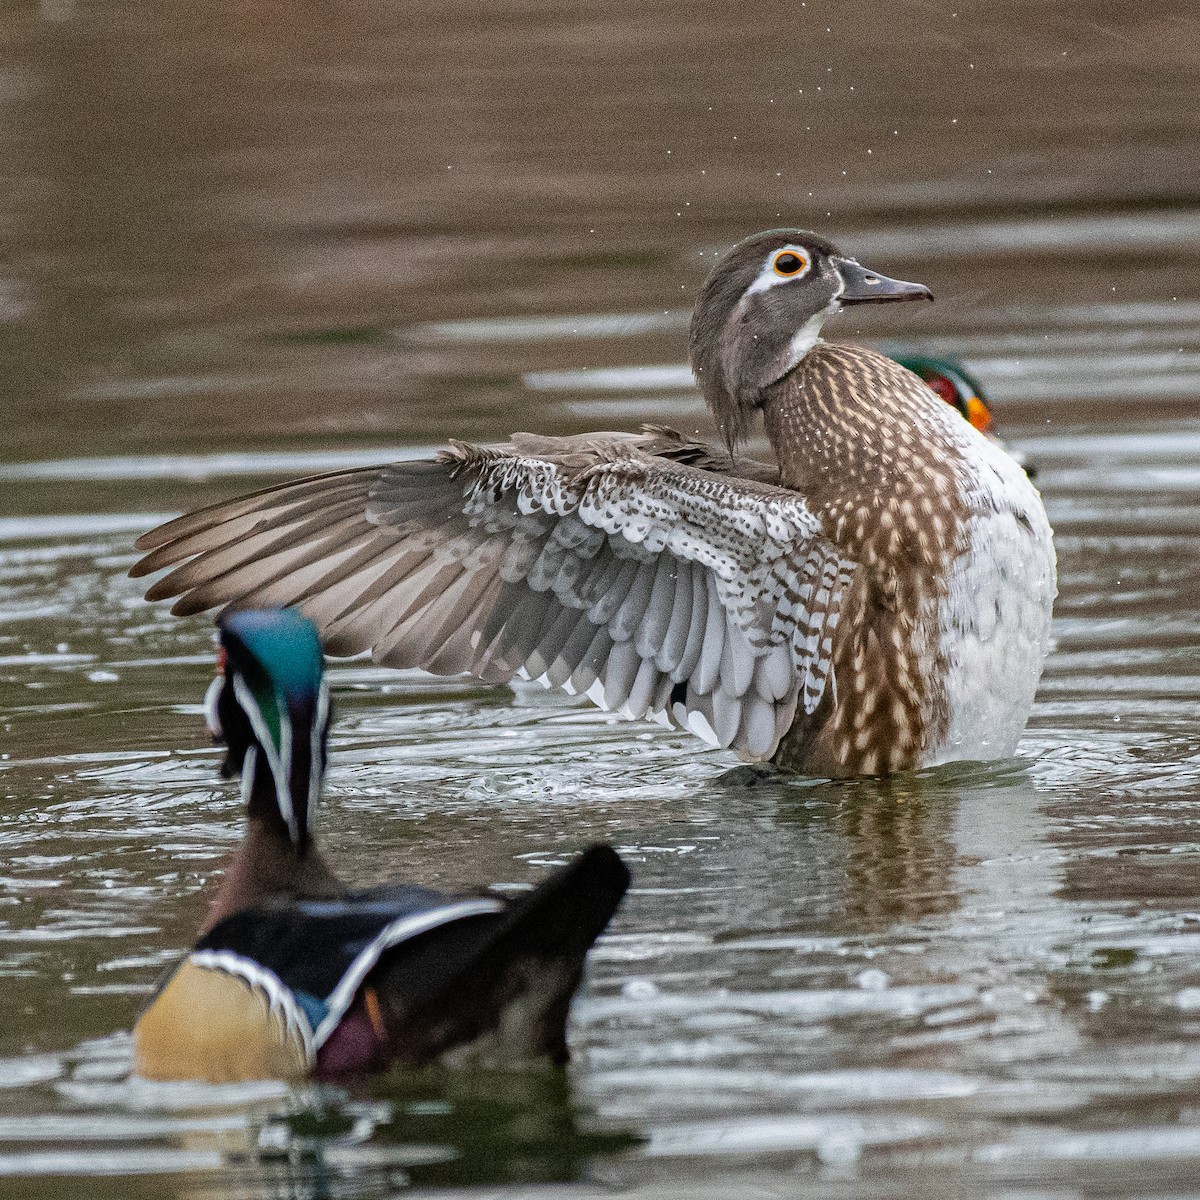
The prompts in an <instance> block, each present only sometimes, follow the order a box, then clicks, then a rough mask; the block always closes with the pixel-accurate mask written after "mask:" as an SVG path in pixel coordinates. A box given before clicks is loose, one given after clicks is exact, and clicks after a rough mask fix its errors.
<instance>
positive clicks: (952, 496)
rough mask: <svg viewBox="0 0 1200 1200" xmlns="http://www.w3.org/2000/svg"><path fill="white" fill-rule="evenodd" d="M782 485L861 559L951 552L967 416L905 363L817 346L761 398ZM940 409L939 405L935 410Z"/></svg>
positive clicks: (935, 555)
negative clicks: (958, 428) (796, 494)
mask: <svg viewBox="0 0 1200 1200" xmlns="http://www.w3.org/2000/svg"><path fill="white" fill-rule="evenodd" d="M762 408H763V418H764V424H765V428H766V434H767V437H768V439H769V440H770V442H771V445H772V448H773V449H774V451H775V455H776V459H777V461H778V463H779V470H780V483H781V484H782V485H783V486H784V487H789V488H794V489H795V490H796V491H799V492H801V493H802V494H803V495H804V497H805V500H806V501H807V503H808V504H809V506H810V507H811V508H812V509H813V511H814V512H815V513H816V515H817V516H818V517H819V518H820V519H821V521H822V525H823V529H824V532H825V534H826V536H827V537H830V538H832V539H833V540H834V541H836V542H838V543H839V544H840V545H842V546H844V547H846V548H847V549H849V550H851V551H852V552H853V553H854V554H855V556H856V557H857V558H859V560H860V561H862V560H864V559H866V560H868V561H869V560H872V559H876V558H895V557H897V556H903V557H905V558H908V559H911V558H912V557H913V556H914V555H915V556H917V557H919V558H921V559H925V560H926V561H927V562H931V563H932V562H933V561H936V560H940V559H942V558H943V556H944V555H945V554H946V553H947V552H950V551H952V549H953V546H954V544H955V543H956V541H957V540H958V537H959V526H960V516H961V515H965V514H964V513H963V480H964V474H965V465H966V464H965V461H964V446H963V444H962V439H961V438H959V437H957V436H956V433H957V432H958V431H956V430H955V429H954V427H953V425H951V424H950V421H949V420H948V419H947V414H949V417H950V418H952V419H953V420H954V421H957V422H959V423H960V424H962V425H964V426H965V422H963V421H962V419H961V418H960V417H958V416H957V415H956V414H954V413H951V412H950V410H949V407H948V406H947V405H946V404H944V403H943V402H942V401H940V400H938V399H937V398H936V397H934V396H932V395H926V394H925V389H924V388H923V386H922V385H921V384H920V382H919V381H918V380H917V379H916V378H915V377H914V376H912V375H911V374H910V373H909V372H907V371H905V370H904V369H903V368H902V367H900V366H898V365H897V364H896V363H894V362H892V361H891V359H888V358H885V357H884V356H883V355H881V354H876V353H875V352H874V351H870V350H865V349H863V348H861V347H858V346H841V345H829V344H826V343H822V344H820V345H818V346H817V347H815V348H814V349H813V350H811V351H810V352H809V353H808V354H807V355H805V357H804V359H803V360H802V361H801V362H800V364H799V365H798V366H797V367H796V369H795V370H794V371H793V372H791V374H789V375H788V376H786V377H785V378H784V379H782V380H780V382H779V383H778V384H776V385H775V386H774V387H772V388H770V389H768V391H767V392H766V394H765V395H764V397H763V404H762ZM943 409H944V410H945V412H943V411H941V410H943Z"/></svg>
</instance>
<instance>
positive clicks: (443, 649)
mask: <svg viewBox="0 0 1200 1200" xmlns="http://www.w3.org/2000/svg"><path fill="white" fill-rule="evenodd" d="M928 298H931V297H930V293H929V291H928V289H926V288H925V287H923V286H921V285H920V284H915V283H905V282H903V281H900V280H896V279H889V278H887V277H886V276H883V275H880V274H878V273H876V272H874V271H871V270H869V269H868V268H866V267H864V266H862V265H861V264H860V263H858V262H857V261H855V260H854V259H853V258H851V257H849V256H847V255H846V254H844V253H842V252H841V251H840V250H839V249H838V248H837V247H835V246H833V245H831V244H830V243H829V242H827V241H826V240H824V239H823V238H821V237H818V236H817V235H816V234H813V233H808V232H806V231H803V230H798V229H782V230H779V229H777V230H770V231H768V232H766V233H760V234H755V235H754V236H752V237H749V238H747V239H746V240H745V241H743V242H741V243H739V244H738V245H737V246H735V247H734V248H733V249H732V250H731V251H730V252H729V253H728V254H726V255H725V257H724V258H722V259H721V260H720V261H719V262H718V263H717V265H716V267H715V268H714V269H713V271H712V273H711V275H710V276H709V278H708V280H707V281H706V283H705V284H704V286H703V288H702V289H701V292H700V297H699V300H698V302H697V305H696V310H695V313H694V316H693V318H692V326H691V338H690V347H691V361H692V368H693V371H694V373H695V376H696V380H697V382H698V383H699V385H700V388H701V390H702V392H703V393H704V397H705V399H706V401H707V402H708V406H709V408H710V409H711V410H712V413H713V416H714V417H715V418H716V421H717V424H718V426H719V428H720V429H721V431H722V434H723V437H724V440H725V443H726V448H727V449H726V450H722V449H720V448H716V447H710V446H704V445H699V444H696V443H693V442H687V441H685V440H684V439H682V438H680V437H679V436H678V435H675V434H672V433H670V431H665V430H657V429H649V430H647V431H645V432H644V433H642V434H594V435H589V436H582V437H576V438H546V437H536V436H533V435H530V434H514V435H513V437H512V440H511V442H510V443H509V444H507V445H504V446H497V447H477V446H469V445H465V444H462V443H453V444H452V445H451V447H450V448H449V449H447V450H446V451H444V452H443V453H442V454H441V455H440V456H439V457H438V459H436V460H434V461H424V462H400V463H394V464H391V465H388V466H382V467H375V468H367V469H360V470H350V471H337V472H333V473H331V474H328V475H323V476H318V477H316V478H313V479H307V480H301V481H299V482H296V483H291V484H284V485H283V486H281V487H275V488H271V489H268V490H267V491H265V492H260V493H257V494H255V495H253V496H249V497H245V498H243V499H240V500H234V501H231V502H228V503H225V504H218V505H215V506H213V507H211V508H208V509H205V510H203V511H201V512H198V513H193V514H191V515H190V516H186V517H182V518H180V519H178V520H176V521H172V522H170V523H168V524H167V525H164V526H162V527H161V528H159V529H157V530H155V531H154V532H152V533H150V534H147V535H146V536H145V537H143V538H142V539H140V541H139V543H138V545H139V547H140V548H142V549H143V550H146V551H148V552H149V553H147V555H146V557H145V558H144V559H142V560H141V562H140V563H139V564H138V565H137V566H136V567H135V569H134V574H137V575H144V574H148V573H149V572H152V571H156V570H158V569H160V568H162V567H167V566H175V570H173V571H172V572H171V573H170V574H168V575H167V576H166V577H165V578H163V579H161V580H159V581H158V582H157V583H156V584H155V585H154V586H153V587H152V588H151V589H150V591H149V593H148V595H149V596H150V597H151V598H154V599H158V598H163V597H167V596H181V597H182V598H181V599H180V600H179V601H178V602H177V604H176V606H175V611H176V612H178V613H194V612H199V611H202V610H203V609H206V608H210V607H212V606H214V605H230V604H231V605H235V606H242V605H259V604H280V605H292V604H294V605H299V606H301V607H302V608H303V610H304V611H305V612H306V613H308V614H309V616H311V617H312V619H313V620H314V621H316V623H317V625H318V626H319V627H320V629H321V631H322V634H323V635H324V636H325V638H326V639H327V645H328V648H329V650H330V652H331V653H335V654H352V653H356V652H359V651H362V650H366V649H370V650H371V651H372V653H373V655H374V657H375V658H376V659H377V660H378V661H380V662H383V663H387V664H391V665H394V666H403V667H412V666H420V667H424V668H426V669H427V670H430V671H433V672H436V673H439V674H450V673H456V672H460V671H470V672H473V673H474V674H476V675H478V676H480V677H481V678H483V679H486V680H497V681H499V680H505V679H510V678H512V677H513V676H515V675H524V676H527V677H529V678H532V679H538V680H541V681H543V682H544V683H545V684H546V685H547V686H551V687H561V688H565V689H567V690H569V691H573V692H577V693H583V692H586V693H587V695H589V696H590V697H591V698H592V699H593V700H595V701H596V702H597V703H598V704H601V705H602V706H603V707H605V708H608V709H613V710H619V711H621V712H623V713H627V714H629V715H632V716H635V717H652V718H657V719H661V720H663V721H666V722H674V723H677V724H679V725H681V726H683V727H685V728H688V729H691V730H692V731H693V732H695V733H697V734H698V735H699V736H701V737H702V738H704V739H705V740H706V741H708V742H709V743H710V744H713V745H716V746H722V747H732V748H733V749H735V750H736V751H737V752H738V753H739V754H740V755H741V756H742V757H743V758H747V759H766V758H773V759H774V760H775V761H776V762H777V763H780V764H782V765H783V766H786V767H789V768H793V769H797V770H800V771H804V772H806V773H809V774H813V775H825V776H848V775H875V774H887V773H890V772H893V771H898V770H905V769H910V768H915V767H926V766H931V765H933V764H936V763H942V762H947V761H951V760H961V759H993V758H1001V757H1005V756H1007V755H1009V754H1011V753H1012V752H1013V750H1014V748H1015V746H1016V744H1017V740H1018V738H1019V737H1020V734H1021V731H1022V729H1023V728H1024V725H1025V721H1026V718H1027V717H1028V714H1029V710H1030V707H1031V705H1032V702H1033V695H1034V690H1035V689H1036V687H1037V683H1038V679H1039V677H1040V675H1041V671H1042V663H1043V660H1044V657H1045V655H1046V652H1047V648H1048V642H1049V629H1050V612H1051V606H1052V603H1053V599H1054V593H1055V568H1054V549H1053V544H1052V541H1051V533H1050V527H1049V524H1048V523H1047V520H1046V514H1045V511H1044V509H1043V507H1042V503H1041V499H1040V497H1039V496H1038V494H1037V492H1036V490H1035V489H1034V488H1033V486H1032V484H1031V483H1030V482H1029V479H1028V478H1027V477H1026V475H1025V473H1024V471H1022V470H1021V468H1020V467H1019V466H1018V465H1017V464H1016V463H1015V462H1013V460H1012V459H1011V458H1009V457H1008V456H1007V455H1006V454H1005V453H1004V452H1003V451H1002V450H1001V449H999V448H998V447H997V446H995V445H993V444H992V443H991V442H989V441H988V439H987V438H986V437H984V436H983V435H982V434H981V433H980V432H979V431H977V430H976V429H974V428H972V427H971V425H970V424H969V423H968V422H967V421H963V420H962V419H961V418H960V417H959V416H958V415H957V414H956V413H955V412H953V411H952V410H951V408H950V407H949V406H948V405H947V404H945V403H944V402H943V401H942V400H941V399H939V398H938V397H937V396H936V395H934V393H933V392H931V391H930V390H929V388H928V387H926V386H925V384H923V383H922V382H921V380H920V379H918V378H917V377H916V376H915V375H913V374H912V373H911V372H910V371H907V370H905V369H904V368H903V367H901V366H899V365H898V364H896V363H895V362H893V361H892V360H891V359H889V358H885V357H884V356H883V355H881V354H877V353H875V352H873V351H870V350H866V349H863V348H861V347H857V346H847V345H833V344H828V343H826V342H824V341H822V339H821V337H820V331H821V326H822V324H823V322H825V321H826V320H827V319H829V318H830V317H832V316H834V315H836V314H837V313H838V312H840V311H841V309H842V308H843V307H845V306H846V305H849V304H864V303H880V302H892V301H903V300H916V299H928ZM759 417H761V419H762V420H763V423H764V426H765V430H766V434H767V437H768V439H769V440H770V443H771V446H772V449H773V451H774V454H775V458H776V463H777V466H772V467H769V468H764V467H763V466H762V465H761V464H752V463H748V462H747V461H746V460H744V459H738V458H736V457H735V456H734V451H735V449H736V447H737V446H738V444H739V443H740V441H741V440H742V439H743V438H744V436H745V435H746V434H747V433H748V432H749V430H750V428H751V426H752V423H753V422H754V421H755V420H757V419H758V418H759ZM179 564H182V565H179Z"/></svg>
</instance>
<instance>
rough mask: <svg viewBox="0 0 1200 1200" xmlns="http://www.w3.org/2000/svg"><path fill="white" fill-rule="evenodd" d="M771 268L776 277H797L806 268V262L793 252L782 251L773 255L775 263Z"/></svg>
mask: <svg viewBox="0 0 1200 1200" xmlns="http://www.w3.org/2000/svg"><path fill="white" fill-rule="evenodd" d="M771 266H772V267H774V268H775V274H776V275H784V276H787V275H799V274H800V272H801V271H803V270H804V268H805V267H807V266H808V260H807V259H806V258H804V257H802V256H801V255H799V254H797V253H796V252H795V251H794V250H784V251H783V252H782V253H781V254H777V255H775V261H774V262H773V263H772V264H771Z"/></svg>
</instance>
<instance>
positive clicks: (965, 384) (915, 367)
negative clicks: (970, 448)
mask: <svg viewBox="0 0 1200 1200" xmlns="http://www.w3.org/2000/svg"><path fill="white" fill-rule="evenodd" d="M891 357H892V358H894V359H895V360H896V361H897V362H898V363H899V364H900V365H901V366H902V367H907V368H908V370H910V371H911V372H912V373H913V374H914V375H916V376H917V378H918V379H920V380H921V382H922V383H924V384H925V386H926V387H927V388H929V390H930V391H931V392H933V393H934V394H935V395H937V396H941V398H942V399H943V400H945V402H946V403H947V404H949V405H950V406H951V407H952V408H954V409H955V410H956V411H957V412H958V413H959V415H960V416H961V417H962V418H963V419H964V420H966V421H969V422H970V423H971V424H972V425H974V426H975V428H976V429H978V430H979V432H980V433H982V434H983V435H984V436H985V437H986V438H988V439H989V440H990V441H993V442H995V443H996V445H997V446H999V447H1000V448H1001V449H1002V450H1006V451H1007V452H1008V453H1009V454H1010V455H1011V456H1012V457H1013V458H1014V459H1016V461H1017V462H1018V463H1020V464H1021V466H1022V467H1023V468H1024V469H1025V474H1026V475H1028V476H1029V478H1030V479H1036V478H1037V467H1036V466H1034V464H1033V463H1031V462H1030V461H1029V459H1028V458H1027V457H1026V456H1025V455H1024V454H1023V453H1022V452H1021V451H1020V450H1013V449H1012V448H1011V447H1010V446H1006V445H1005V444H1004V442H1003V441H1002V440H1001V438H1000V437H999V435H998V434H997V433H996V430H995V422H994V421H993V419H992V410H991V409H990V408H989V407H988V403H987V398H986V397H985V396H984V394H983V388H982V387H981V386H980V384H979V381H978V380H977V379H976V378H975V376H974V375H972V374H971V373H970V372H969V371H968V370H967V369H966V367H964V366H963V365H962V363H960V362H959V361H958V360H957V359H953V358H934V357H933V356H931V355H928V354H907V353H906V354H892V355H891Z"/></svg>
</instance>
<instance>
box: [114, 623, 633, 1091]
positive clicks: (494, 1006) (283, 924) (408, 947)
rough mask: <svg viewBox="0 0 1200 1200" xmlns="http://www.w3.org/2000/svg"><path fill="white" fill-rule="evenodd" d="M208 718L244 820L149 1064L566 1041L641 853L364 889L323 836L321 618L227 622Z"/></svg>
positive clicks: (187, 1065) (424, 1057)
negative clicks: (634, 857) (531, 883)
mask: <svg viewBox="0 0 1200 1200" xmlns="http://www.w3.org/2000/svg"><path fill="white" fill-rule="evenodd" d="M220 637H221V653H222V659H223V664H224V671H223V674H222V675H221V676H220V677H219V678H218V679H217V680H216V681H215V682H214V684H213V687H212V689H211V690H210V692H209V703H208V705H207V708H208V710H209V723H210V726H211V728H212V729H213V732H214V734H217V735H219V736H220V737H221V738H222V739H223V740H224V742H225V745H226V746H227V748H228V754H227V756H226V759H225V766H224V772H225V774H226V775H233V776H240V777H241V781H242V796H243V798H244V800H245V805H246V835H245V838H244V839H243V841H242V844H241V846H240V847H239V849H238V851H237V853H236V854H235V855H234V858H233V861H232V863H231V864H230V867H229V869H228V871H227V872H226V874H225V877H224V879H223V881H222V883H221V886H220V889H219V890H218V892H217V894H216V897H215V898H214V900H213V902H212V906H211V908H210V910H209V913H208V917H207V918H206V920H205V922H204V924H203V925H202V926H201V929H200V936H199V940H198V941H197V942H196V945H195V947H194V948H193V949H192V951H191V952H190V953H189V954H187V955H186V956H185V957H184V959H183V961H182V962H181V963H180V964H179V965H178V967H176V968H175V969H174V971H172V972H171V974H170V976H169V977H168V978H167V979H166V981H165V982H164V984H163V985H162V987H161V988H160V989H159V991H158V994H157V995H156V996H155V997H154V999H153V1000H152V1001H151V1002H150V1004H149V1006H148V1007H147V1009H146V1011H145V1012H144V1013H143V1014H142V1016H141V1018H140V1020H139V1021H138V1023H137V1026H136V1028H135V1029H134V1069H135V1071H136V1072H137V1073H138V1074H139V1075H142V1076H143V1077H146V1078H150V1079H204V1080H208V1081H210V1082H229V1081H232V1080H239V1079H257V1078H267V1077H274V1078H297V1077H303V1076H308V1075H315V1076H317V1077H318V1078H330V1077H333V1076H341V1075H346V1074H350V1073H353V1074H359V1073H363V1072H368V1071H378V1070H382V1069H383V1068H386V1067H390V1066H395V1065H400V1066H422V1065H424V1064H426V1063H430V1062H435V1061H441V1062H451V1063H453V1062H455V1061H462V1060H464V1059H474V1058H478V1057H482V1058H483V1059H484V1060H485V1061H488V1062H495V1063H500V1064H511V1063H512V1062H514V1061H520V1060H524V1059H529V1058H535V1057H542V1056H545V1057H549V1058H550V1059H552V1060H554V1061H556V1062H562V1061H564V1060H565V1059H566V1057H567V1042H566V1023H567V1010H568V1008H569V1006H570V1002H571V996H572V994H573V993H574V991H575V989H576V987H577V986H578V984H579V980H580V976H581V974H582V971H583V960H584V955H585V954H586V953H587V951H588V948H589V947H590V946H591V945H592V943H593V942H594V941H595V940H596V938H597V937H599V935H600V933H601V932H602V931H603V929H604V927H605V926H606V925H607V924H608V922H609V920H610V918H611V917H612V915H613V913H614V911H615V910H616V907H617V905H618V904H619V903H620V901H621V897H622V896H623V895H624V893H625V888H626V886H627V885H628V882H629V872H628V870H627V869H626V867H625V865H624V864H623V863H622V862H621V860H620V859H619V858H618V857H617V855H616V854H615V852H614V851H612V850H611V849H610V848H609V847H607V846H593V847H592V848H591V849H590V850H586V851H584V852H583V853H582V854H581V855H579V856H578V857H577V858H576V859H575V860H574V861H573V862H571V863H568V864H567V865H566V866H565V867H562V868H560V869H559V870H558V871H556V872H555V873H554V874H552V875H550V876H549V878H547V879H545V880H544V881H543V882H542V883H541V884H539V885H538V886H537V887H536V888H534V889H533V890H532V891H531V892H529V893H528V894H526V895H522V896H519V897H517V898H515V899H512V900H508V899H504V898H501V897H500V896H497V895H494V894H488V893H483V892H481V893H478V894H476V895H468V896H445V895H441V894H439V893H438V892H434V891H431V890H429V889H428V888H424V887H418V886H415V885H412V884H394V885H389V886H386V887H378V888H371V889H368V890H365V891H351V890H350V889H348V888H347V887H346V886H345V885H344V884H343V883H342V882H341V881H340V880H339V879H338V878H337V876H336V875H335V874H334V873H333V871H332V870H331V869H330V867H329V865H328V864H327V863H326V861H325V858H324V856H323V855H322V854H321V852H320V850H319V849H318V848H317V845H316V838H315V830H316V820H317V806H318V802H319V801H320V798H321V786H322V781H323V779H324V775H325V755H326V749H325V747H326V736H327V733H328V726H329V691H328V686H327V684H326V682H325V677H324V668H323V663H322V655H321V646H320V642H319V641H318V639H317V632H316V629H315V628H314V627H313V625H312V622H311V621H309V620H308V619H307V618H306V617H304V616H302V615H301V614H300V613H298V612H296V611H294V610H289V611H266V612H254V611H249V612H240V613H235V614H232V615H230V616H229V617H227V618H226V619H225V620H224V621H222V623H221V626H220Z"/></svg>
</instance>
